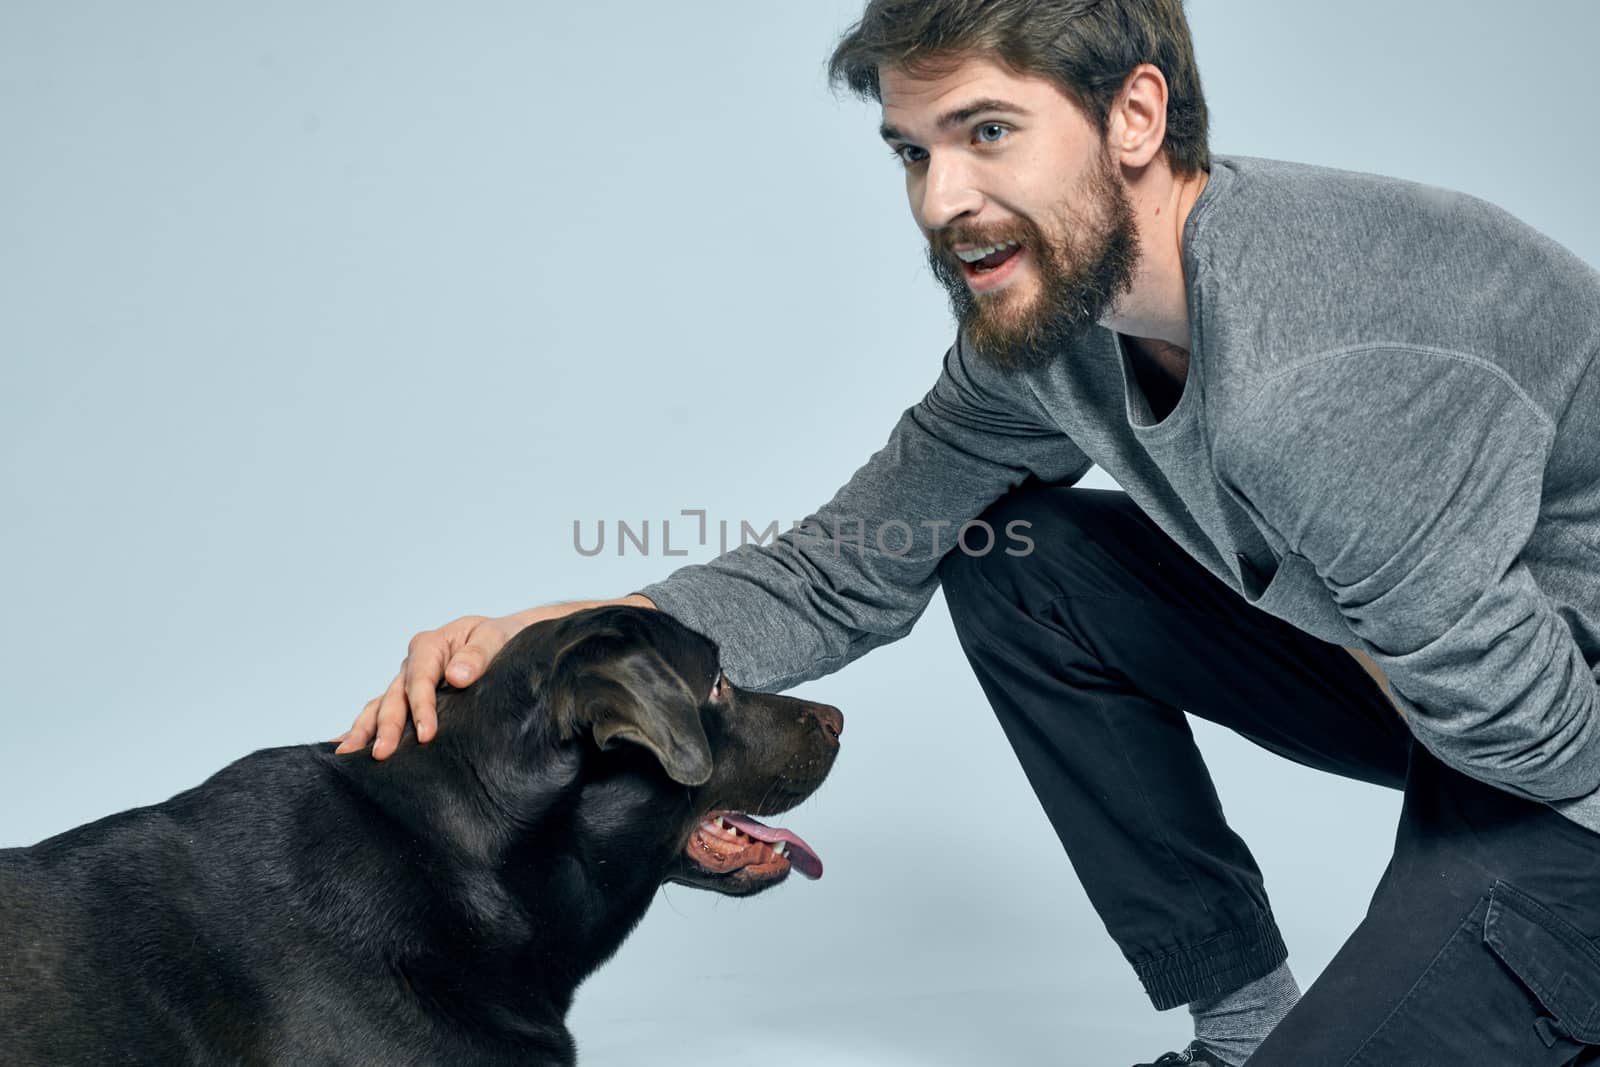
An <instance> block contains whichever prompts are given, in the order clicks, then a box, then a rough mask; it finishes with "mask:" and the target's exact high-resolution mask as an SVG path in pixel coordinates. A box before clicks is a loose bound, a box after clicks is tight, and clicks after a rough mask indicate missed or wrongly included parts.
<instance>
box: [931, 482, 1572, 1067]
mask: <svg viewBox="0 0 1600 1067" xmlns="http://www.w3.org/2000/svg"><path fill="white" fill-rule="evenodd" d="M984 518H985V520H986V521H988V522H989V523H990V524H991V525H992V526H993V527H994V528H996V529H1004V528H1005V524H1006V523H1008V522H1011V521H1013V520H1017V519H1024V520H1027V521H1028V522H1030V523H1031V524H1032V525H1031V529H1030V530H1029V531H1028V533H1029V535H1030V536H1031V537H1032V539H1033V542H1034V548H1033V550H1032V552H1031V553H1030V554H1028V555H1025V556H1011V555H1007V554H1006V553H1005V551H1003V549H1002V548H996V550H995V551H993V552H990V553H988V554H986V555H982V556H968V555H966V554H965V553H963V552H962V551H961V550H959V549H957V550H956V551H954V552H952V553H951V554H950V555H949V556H948V557H946V559H945V562H944V564H943V565H942V567H941V569H940V578H941V581H942V583H943V586H944V590H945V596H946V599H947V601H948V603H949V607H950V612H951V615H952V616H953V618H954V620H955V625H956V630H957V633H958V634H959V636H960V639H961V643H962V646H963V648H964V649H965V651H966V653H967V656H968V658H969V659H970V661H971V663H972V665H973V668H974V670H975V671H976V672H977V675H978V680H979V682H980V683H981V684H982V686H983V689H984V692H985V694H986V695H987V696H988V698H989V701H990V703H991V704H992V705H993V707H994V709H995V712H996V714H997V715H998V716H999V719H1000V722H1001V725H1002V726H1003V727H1004V729H1005V733H1006V736H1007V737H1008V738H1009V739H1010V742H1011V745H1012V747H1013V748H1014V749H1015V750H1016V753H1017V757H1018V759H1019V760H1020V761H1021V763H1022V766H1023V769H1024V771H1025V772H1026V773H1027V775H1028V778H1029V781H1030V782H1031V783H1032V785H1033V788H1034V791H1035V792H1036V793H1037V794H1038V797H1039V800H1040V802H1041V803H1042V804H1043V806H1044V809H1045V812H1046V814H1047V815H1048V817H1049V819H1050V822H1051V824H1052V825H1053V826H1054V827H1055V830H1056V833H1057V835H1058V836H1059V837H1060V838H1061V843H1062V844H1063V845H1064V846H1065V847H1066V850H1067V854H1068V856H1069V857H1070V858H1071V860H1072V863H1073V865H1074V867H1075V868H1076V870H1077V872H1078V876H1079V878H1080V879H1081V880H1082V882H1083V884H1084V887H1085V889H1086V890H1087V891H1088V894H1089V897H1090V899H1091V901H1092V902H1093V903H1094V906H1095V908H1096V910H1097V911H1098V912H1099V913H1100V916H1101V918H1102V919H1103V920H1104V922H1105V924H1106V927H1107V929H1108V930H1109V931H1110V932H1111V935H1112V937H1113V938H1115V939H1116V941H1117V943H1118V945H1119V946H1121V948H1122V951H1123V953H1124V954H1125V955H1126V956H1127V958H1128V960H1129V962H1130V963H1132V965H1133V967H1134V970H1135V972H1136V973H1137V974H1138V976H1139V978H1140V980H1141V981H1142V982H1143V983H1144V986H1145V989H1146V991H1147V992H1148V993H1149V995H1150V998H1151V1000H1152V1001H1153V1002H1154V1003H1155V1005H1156V1007H1158V1008H1166V1007H1173V1006H1176V1005H1179V1004H1183V1003H1187V1002H1188V1001H1190V1000H1193V999H1196V998H1198V997H1202V996H1210V995H1215V994H1218V993H1224V992H1228V991H1231V990H1233V989H1236V988H1238V987H1239V986H1241V985H1243V984H1244V983H1246V982H1248V981H1250V980H1252V979H1255V978H1257V977H1260V976H1261V975H1264V974H1266V973H1268V972H1269V971H1271V970H1272V969H1273V968H1275V967H1276V966H1277V965H1278V964H1279V963H1280V962H1282V961H1283V960H1284V958H1285V949H1284V944H1283V940H1282V938H1281V937H1280V935H1279V933H1278V928H1277V925H1276V923H1275V922H1274V921H1273V918H1272V911H1271V907H1270V905H1269V904H1268V901H1267V895H1266V892H1265V890H1264V888H1263V886H1262V880H1261V873H1260V870H1259V869H1258V868H1257V866H1256V863H1255V861H1254V860H1253V859H1252V858H1251V855H1250V852H1249V849H1248V848H1247V847H1246V846H1245V844H1244V842H1243V841H1242V840H1241V839H1240V838H1239V837H1238V836H1237V835H1236V834H1235V833H1234V832H1233V831H1232V830H1230V829H1229V828H1228V824H1227V821H1226V820H1225V819H1224V818H1223V814H1222V810H1221V806H1220V804H1219V802H1218V799H1217V794H1216V791H1215V789H1214V788H1213V786H1212V783H1211V779H1210V776H1209V774H1208V773H1207V771H1206V768H1205V765H1204V763H1203V762H1202V760H1201V758H1200V754H1199V751H1198V749H1196V747H1195V744H1194V740H1193V737H1192V735H1191V734H1190V731H1189V726H1188V723H1187V720H1186V719H1185V717H1184V712H1185V711H1187V712H1189V713H1191V714H1194V715H1199V716H1201V717H1203V718H1206V719H1210V720H1211V721H1213V722H1216V723H1220V724H1222V725H1224V726H1227V727H1229V728H1230V729H1233V730H1236V731H1238V732H1239V733H1241V734H1243V735H1244V736H1246V737H1248V738H1250V739H1251V740H1252V741H1255V742H1256V743H1258V744H1260V745H1263V746H1265V747H1266V748H1268V749H1271V750H1272V751H1274V752H1277V753H1280V754H1281V755H1284V756H1287V757H1289V758H1290V759H1293V760H1297V761H1299V762H1300V763H1303V764H1306V765H1308V766H1311V767H1316V768H1319V769H1322V770H1326V771H1331V772H1333V773H1335V774H1341V775H1345V776H1347V777H1351V778H1357V779H1360V780H1363V781H1367V782H1372V783H1376V784H1379V785H1383V786H1388V787H1391V788H1396V789H1404V790H1405V801H1404V807H1403V812H1402V815H1401V819H1400V826H1399V829H1398V832H1397V835H1396V839H1395V851H1394V856H1393V858H1392V859H1391V861H1390V863H1389V867H1388V869H1387V870H1386V872H1385V873H1384V876H1383V878H1382V880H1381V881H1380V882H1379V884H1378V887H1377V891H1376V893H1375V895H1374V896H1373V898H1372V902H1371V906H1370V908H1369V910H1368V913H1367V917H1366V919H1365V920H1363V922H1362V923H1361V924H1360V926H1358V927H1357V929H1356V931H1355V932H1354V933H1353V934H1352V935H1351V937H1350V939H1349V940H1348V941H1347V942H1346V943H1345V945H1344V947H1343V948H1342V949H1341V950H1340V952H1339V954H1338V955H1337V956H1336V957H1335V958H1334V960H1333V961H1332V963H1330V964H1329V966H1328V968H1327V970H1326V971H1325V972H1324V973H1323V974H1322V976H1321V977H1320V978H1319V979H1318V980H1317V982H1316V983H1315V984H1314V985H1313V986H1312V987H1311V988H1310V989H1309V990H1307V992H1306V995H1305V997H1304V998H1303V999H1302V1001H1301V1003H1300V1004H1299V1006H1297V1007H1296V1008H1295V1010H1294V1011H1293V1012H1291V1013H1290V1014H1289V1016H1288V1017H1287V1018H1286V1019H1285V1020H1284V1021H1283V1023H1282V1024H1280V1025H1279V1027H1278V1028H1277V1030H1276V1031H1274V1033H1273V1035H1272V1036H1271V1037H1270V1038H1269V1039H1268V1040H1267V1042H1266V1044H1265V1045H1264V1046H1262V1048H1261V1049H1260V1050H1259V1051H1258V1052H1257V1053H1256V1055H1255V1056H1254V1057H1252V1059H1251V1061H1250V1062H1251V1064H1252V1065H1257V1064H1266V1065H1278V1064H1282V1065H1285V1067H1289V1065H1292V1067H1311V1065H1321V1064H1330V1065H1331V1064H1340V1065H1344V1064H1373V1065H1384V1067H1414V1065H1426V1064H1435V1063H1437V1064H1449V1065H1451V1067H1457V1065H1460V1064H1484V1065H1490V1064H1492V1065H1495V1067H1520V1065H1523V1064H1529V1065H1532V1064H1539V1065H1545V1064H1549V1065H1555V1064H1568V1063H1575V1062H1588V1060H1587V1058H1584V1059H1581V1060H1580V1059H1579V1057H1580V1056H1584V1055H1585V1053H1584V1050H1585V1045H1586V1043H1591V1042H1592V1043H1600V941H1591V940H1590V939H1591V938H1592V937H1594V936H1595V935H1600V834H1595V833H1592V832H1590V831H1588V830H1585V829H1583V828H1582V827H1579V826H1577V825H1576V824H1574V823H1572V822H1571V821H1569V820H1567V819H1566V818H1564V817H1562V816H1561V815H1559V814H1557V813H1556V812H1554V811H1552V810H1551V809H1549V808H1547V807H1545V806H1544V805H1542V804H1537V803H1534V802H1531V801H1527V800H1523V799H1521V798H1518V797H1515V796H1512V795H1511V794H1509V793H1504V792H1501V791H1499V790H1497V789H1494V788H1491V787H1489V786H1487V785H1484V784H1483V783H1480V782H1477V781H1475V780H1473V779H1470V778H1468V777H1466V776H1464V775H1461V774H1459V773H1457V772H1455V771H1453V770H1451V769H1449V768H1447V767H1445V766H1444V765H1442V764H1440V763H1439V762H1438V761H1437V760H1435V759H1434V758H1433V757H1432V756H1431V755H1430V754H1429V753H1428V752H1427V751H1426V750H1425V749H1424V748H1423V747H1422V746H1421V745H1418V744H1415V743H1413V739H1412V736H1411V733H1410V731H1409V730H1408V729H1407V728H1406V725H1405V723H1404V721H1403V720H1402V719H1401V718H1400V716H1399V714H1398V713H1397V712H1396V711H1395V710H1394V709H1393V708H1392V707H1391V705H1390V704H1389V703H1388V701H1387V700H1386V699H1385V697H1384V696H1383V694H1382V692H1381V691H1380V690H1379V688H1378V686H1377V685H1376V683H1374V682H1373V681H1372V679H1371V678H1369V677H1368V676H1367V674H1366V672H1365V671H1363V670H1362V669H1361V667H1360V665H1359V664H1357V663H1356V662H1355V660H1354V659H1353V658H1351V656H1350V655H1349V654H1348V653H1347V652H1345V651H1344V650H1343V649H1340V648H1338V647H1336V646H1334V645H1329V644H1327V643H1325V642H1322V641H1320V640H1318V639H1316V638H1314V637H1311V636H1309V635H1307V634H1305V633H1303V632H1301V631H1299V630H1296V629H1294V628H1293V627H1291V626H1289V625H1288V624H1286V623H1284V622H1282V621H1280V620H1278V619H1276V618H1273V617H1271V616H1269V615H1266V614H1265V613H1263V612H1260V611H1257V610H1256V609H1254V608H1252V607H1251V606H1250V605H1249V604H1247V603H1246V602H1245V601H1244V599H1243V598H1242V597H1240V596H1238V595H1237V594H1236V593H1234V592H1233V591H1232V590H1230V589H1229V588H1227V586H1225V585H1223V584H1222V583H1221V582H1219V581H1218V580H1217V579H1216V578H1215V577H1213V576H1212V575H1211V574H1210V573H1209V572H1207V571H1206V570H1205V569H1204V568H1203V567H1201V566H1200V565H1199V564H1198V563H1197V562H1195V561H1194V560H1193V559H1191V558H1190V557H1189V556H1188V555H1187V554H1186V553H1185V552H1184V551H1183V550H1182V549H1180V548H1179V547H1178V546H1177V545H1176V544H1174V543H1173V542H1172V541H1171V540H1170V539H1169V538H1168V537H1167V536H1166V535H1165V534H1164V533H1162V532H1161V531H1160V530H1159V529H1158V528H1157V527H1156V526H1155V524H1154V523H1152V522H1151V521H1150V520H1149V519H1148V518H1146V517H1145V516H1144V515H1143V514H1142V513H1141V512H1140V511H1139V510H1138V509H1137V508H1136V507H1135V506H1134V505H1133V504H1132V502H1131V501H1129V500H1128V498H1127V497H1126V496H1125V495H1124V494H1122V493H1118V492H1107V491H1101V490H1088V489H1070V488H1065V487H1061V486H1041V485H1038V484H1037V483H1029V484H1028V485H1025V486H1023V487H1022V488H1020V489H1018V490H1017V491H1015V492H1013V493H1010V494H1008V495H1007V496H1006V497H1005V498H1003V499H1002V500H1000V501H998V502H997V503H996V504H995V505H994V506H993V507H992V508H991V509H990V510H989V511H988V512H987V513H985V516H984ZM1597 580H1600V576H1597ZM1284 802H1285V803H1286V804H1292V803H1293V802H1294V798H1292V797H1287V798H1284ZM1596 1062H1600V1056H1597V1059H1596Z"/></svg>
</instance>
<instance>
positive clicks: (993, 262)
mask: <svg viewBox="0 0 1600 1067" xmlns="http://www.w3.org/2000/svg"><path fill="white" fill-rule="evenodd" d="M1021 251H1022V245H1021V244H1019V243H1018V242H1017V241H1002V242H1001V243H999V244H995V245H987V246H985V247H983V248H972V249H967V250H966V251H963V252H957V253H956V258H958V259H960V260H961V263H962V265H963V266H964V267H965V268H966V269H967V271H968V272H969V273H972V274H988V273H989V272H990V271H992V270H997V269H999V267H1000V266H1002V265H1003V264H1004V263H1005V262H1006V261H1007V260H1009V259H1010V258H1011V257H1012V256H1015V255H1016V254H1017V253H1018V252H1021Z"/></svg>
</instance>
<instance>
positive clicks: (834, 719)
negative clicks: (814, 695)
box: [811, 704, 844, 737]
mask: <svg viewBox="0 0 1600 1067" xmlns="http://www.w3.org/2000/svg"><path fill="white" fill-rule="evenodd" d="M811 713H812V714H813V715H815V716H816V717H817V720H818V721H819V722H821V723H822V728H823V729H824V730H826V731H828V733H830V734H832V735H833V736H834V737H838V736H839V735H840V734H842V733H844V712H842V711H840V710H839V709H838V708H836V707H834V706H833V705H832V704H813V705H811Z"/></svg>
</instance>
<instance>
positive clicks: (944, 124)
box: [878, 97, 1032, 141]
mask: <svg viewBox="0 0 1600 1067" xmlns="http://www.w3.org/2000/svg"><path fill="white" fill-rule="evenodd" d="M984 112H1000V113H1003V114H1008V115H1022V116H1024V117H1026V116H1028V115H1031V114H1032V112H1031V111H1029V110H1028V109H1027V108H1025V107H1018V106H1017V105H1016V104H1013V103H1010V102H1008V101H1005V100H1000V99H996V98H993V97H991V98H989V99H987V100H975V101H973V102H972V103H970V104H968V105H966V106H965V107H958V108H956V109H955V110H954V111H946V112H945V113H944V114H943V115H940V116H939V121H938V122H937V123H935V125H936V126H937V127H938V128H939V129H940V130H941V131H943V130H948V129H950V127H952V126H963V125H965V124H966V123H968V122H970V121H972V120H973V119H974V118H976V117H977V116H978V115H980V114H983V113H984ZM878 136H879V137H882V138H883V139H884V140H885V141H904V140H908V138H907V137H906V135H905V134H903V133H901V132H900V131H899V130H897V129H895V128H894V127H893V126H891V125H889V124H888V123H887V122H885V123H884V124H883V125H882V126H879V127H878Z"/></svg>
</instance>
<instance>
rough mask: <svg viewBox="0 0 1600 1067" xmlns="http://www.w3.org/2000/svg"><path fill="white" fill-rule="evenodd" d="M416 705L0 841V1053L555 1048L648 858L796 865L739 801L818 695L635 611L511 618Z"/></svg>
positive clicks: (648, 883)
mask: <svg viewBox="0 0 1600 1067" xmlns="http://www.w3.org/2000/svg"><path fill="white" fill-rule="evenodd" d="M440 721H441V723H443V724H444V728H443V729H442V730H440V732H439V736H438V738H437V739H436V740H435V741H433V742H432V743H431V744H428V745H418V744H417V743H416V739H415V735H414V734H410V733H408V734H407V736H406V738H405V740H404V742H403V743H402V745H401V747H400V750H399V751H398V752H397V753H396V754H395V755H394V757H393V758H391V759H389V760H387V761H384V762H378V761H375V760H373V759H371V758H370V757H368V756H367V755H366V754H365V753H354V754H351V755H346V756H335V755H333V753H332V749H333V745H331V744H320V745H307V746H301V747H294V748H279V749H268V750H264V751H261V752H257V753H255V754H254V755H251V756H246V757H245V758H244V759H241V760H239V761H238V762H236V763H234V764H233V765H231V766H229V767H227V768H226V769H224V770H223V771H221V772H219V773H218V774H216V775H215V776H213V777H212V778H211V779H209V780H208V781H206V782H205V783H204V784H203V785H201V786H199V787H197V788H195V789H191V790H189V791H188V792H185V793H180V794H179V795H177V796H175V797H173V798H172V799H171V800H169V801H167V802H166V803H164V804H157V805H155V806H153V807H148V808H139V809H136V810H133V811H128V812H124V813H122V814H120V815H113V816H111V817H109V818H106V819H101V820H100V821H98V822H95V823H91V824H89V825H87V826H83V827H79V828H78V829H75V830H70V831H68V832H66V833H64V834H61V835H59V836H56V837H53V838H50V839H49V840H47V841H44V842H41V843H40V844H38V845H35V846H33V847H32V848H25V849H10V850H6V851H0V1063H3V1064H6V1065H8V1067H18V1065H30V1067H31V1065H44V1064H49V1065H51V1067H58V1065H62V1064H110V1063H118V1064H161V1065H163V1067H172V1065H177V1064H207V1065H211V1064H252V1065H254V1064H293V1065H295V1067H307V1065H312V1064H318V1065H322V1064H327V1065H333V1064H380V1063H381V1064H448V1065H451V1067H465V1065H475V1064H518V1065H522V1067H526V1065H529V1064H552V1065H553V1064H560V1065H568V1064H572V1063H574V1062H575V1052H574V1048H573V1042H572V1038H571V1036H570V1035H569V1033H568V1032H567V1028H566V1026H565V1024H564V1022H563V1020H564V1017H565V1015H566V1012H567V1008H568V1006H569V1005H570V1004H571V1001H572V996H573V993H574V992H575V990H576V989H577V987H578V984H579V983H580V982H582V981H583V979H584V978H585V977H587V976H588V975H589V974H590V972H592V971H593V970H594V969H595V968H596V967H598V966H600V964H601V963H603V962H604V961H605V960H606V959H607V958H609V957H610V956H611V954H612V953H613V952H615V951H616V949H617V947H618V946H619V945H620V944H621V943H622V940H623V938H624V937H626V936H627V934H628V932H629V931H630V930H631V929H632V928H633V927H634V925H635V924H637V923H638V921H639V919H640V918H642V917H643V915H644V913H645V910H646V908H647V907H648V906H649V904H650V901H651V899H652V898H653V897H654V895H655V892H656V889H657V887H658V886H660V885H661V884H662V882H663V881H675V882H682V883H685V884H688V885H694V886H700V887H702V888H705V889H712V890H716V891H717V892H719V893H730V894H735V895H744V894H749V893H756V892H759V891H760V890H762V889H765V888H768V887H769V886H772V885H775V884H776V883H778V882H780V881H782V880H783V879H784V877H785V876H786V875H787V874H788V873H789V869H790V867H791V866H794V867H797V868H799V869H800V871H801V873H802V874H808V875H810V876H811V877H816V876H817V875H818V874H820V873H821V863H820V861H818V860H817V858H816V855H815V854H814V853H813V852H812V851H811V850H810V849H809V848H807V847H806V846H805V845H804V843H803V842H801V841H800V840H799V839H798V838H796V837H795V836H794V835H793V834H790V833H789V832H788V831H786V830H778V829H770V828H767V827H764V826H762V825H761V824H760V823H757V822H755V821H754V820H752V819H750V818H748V815H750V814H755V815H770V814H775V813H777V812H781V811H784V810H787V809H788V808H791V807H793V806H794V805H796V804H798V803H799V802H800V801H801V800H803V799H805V797H806V796H808V795H809V794H810V793H811V792H812V791H813V790H815V789H816V788H817V786H818V785H820V784H821V782H822V780H823V778H824V777H825V776H826V775H827V773H828V770H829V768H830V767H831V766H832V765H833V760H834V756H835V755H836V754H837V752H838V746H839V742H838V735H839V732H840V730H841V729H842V726H843V719H842V717H841V716H840V714H839V712H838V711H837V710H836V709H834V708H831V707H828V706H826V705H821V704H811V703H806V702H804V701H800V700H793V699H790V698H788V697H780V696H772V695H768V694H763V693H752V692H746V691H743V690H740V689H736V688H734V687H733V686H731V685H729V684H728V682H727V681H726V679H725V678H723V677H722V674H721V671H720V669H719V667H718V662H717V649H716V646H715V645H713V644H712V643H711V642H710V641H707V640H706V639H705V638H703V637H701V636H699V635H698V634H695V633H693V632H692V631H690V630H688V629H687V628H685V627H684V626H682V625H680V624H679V623H677V622H676V621H674V620H673V619H671V618H670V617H669V616H667V615H665V614H663V613H661V612H656V611H650V610H648V609H639V608H620V607H618V608H597V609H593V610H590V611H585V612H580V613H577V614H574V615H570V616H568V617H566V618H564V619H559V620H554V621H552V622H547V623H541V624H538V625H536V626H532V627H529V628H528V629H526V630H524V631H523V632H522V633H521V634H519V635H518V636H517V637H516V638H515V639H514V640H512V641H511V642H510V643H509V644H508V645H507V646H506V647H505V649H504V650H503V651H502V652H501V653H500V655H499V656H497V657H496V658H495V660H494V662H493V663H492V664H491V665H490V667H489V670H488V671H487V672H486V673H485V675H484V677H483V678H482V680H481V681H479V682H478V684H476V685H474V686H472V687H471V688H470V689H465V690H460V691H456V690H450V689H445V690H442V691H441V697H440Z"/></svg>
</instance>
